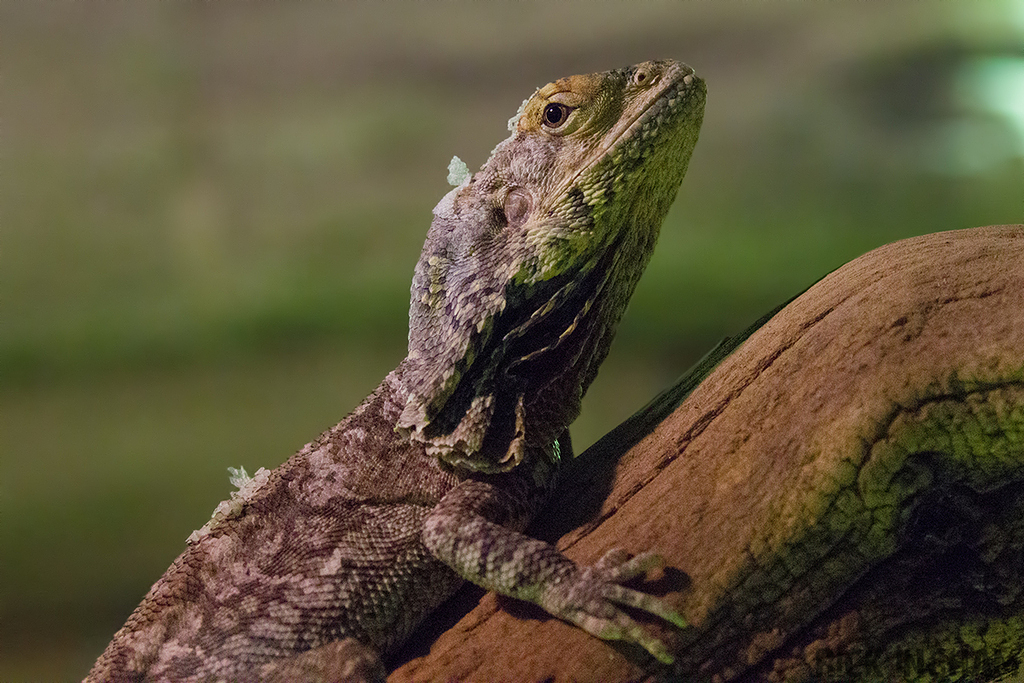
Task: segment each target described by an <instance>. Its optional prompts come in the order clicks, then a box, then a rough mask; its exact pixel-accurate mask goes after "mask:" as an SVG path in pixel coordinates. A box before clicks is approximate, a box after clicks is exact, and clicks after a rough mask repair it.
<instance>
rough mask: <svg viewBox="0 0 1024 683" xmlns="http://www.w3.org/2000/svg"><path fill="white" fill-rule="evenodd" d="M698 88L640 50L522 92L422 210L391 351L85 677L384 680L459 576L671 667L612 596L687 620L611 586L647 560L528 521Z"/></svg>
mask: <svg viewBox="0 0 1024 683" xmlns="http://www.w3.org/2000/svg"><path fill="white" fill-rule="evenodd" d="M704 93H705V90H704V84H703V82H702V81H701V80H700V79H698V78H697V77H696V76H695V75H694V74H693V70H692V69H690V68H689V67H687V66H685V65H682V64H679V63H677V62H673V61H659V62H646V63H644V64H640V65H637V66H634V67H630V68H626V69H618V70H614V71H609V72H604V73H599V74H592V75H588V76H572V77H569V78H563V79H561V80H559V81H555V82H554V83H551V84H548V85H547V86H544V87H543V88H541V89H539V90H538V91H537V92H536V93H534V95H533V96H532V97H531V98H530V99H529V100H527V101H526V102H524V103H523V106H522V107H521V109H520V112H519V114H517V116H516V118H514V119H513V120H512V121H510V129H512V135H511V136H510V137H509V138H508V139H507V140H505V141H504V142H502V143H500V144H499V145H498V146H497V147H496V148H495V150H494V151H493V153H492V155H491V157H490V159H488V161H487V162H486V163H485V164H484V166H483V167H482V168H481V169H480V171H478V172H477V173H476V174H474V175H473V176H472V177H467V178H464V179H462V183H461V184H460V185H459V186H458V187H456V188H455V189H453V190H452V191H451V192H449V194H448V195H446V196H445V197H444V198H443V199H442V200H441V202H440V203H439V204H438V206H437V207H436V208H435V209H434V220H433V223H432V225H431V228H430V231H429V233H428V236H427V240H426V243H425V245H424V249H423V253H422V255H421V257H420V260H419V262H418V264H417V266H416V272H415V276H414V279H413V285H412V302H411V309H410V332H409V352H408V355H407V357H406V358H405V360H403V361H402V362H401V363H400V364H399V366H398V367H397V368H396V369H395V370H394V371H392V372H391V373H390V374H389V375H388V376H387V377H386V378H385V379H384V381H383V382H382V384H381V385H380V386H379V387H378V388H377V390H376V391H374V393H373V394H371V395H370V396H369V397H368V398H367V399H366V400H365V401H364V402H363V403H362V404H361V405H360V406H359V407H358V408H356V410H355V411H354V412H353V413H352V414H351V415H349V416H348V417H347V418H345V419H344V420H343V421H342V422H340V423H339V424H338V425H336V426H335V427H334V428H332V429H331V430H329V431H327V432H325V433H324V434H323V435H322V436H321V437H320V438H319V439H318V440H317V441H315V442H312V443H310V444H308V445H307V446H305V447H304V448H303V449H302V450H301V451H300V452H299V453H297V454H296V455H294V456H293V457H292V458H291V459H289V460H288V461H287V462H286V463H285V464H283V465H281V466H280V467H278V468H277V469H275V470H274V471H272V472H269V473H268V472H267V471H265V470H261V471H260V472H259V473H258V474H257V476H256V477H255V478H254V479H253V480H251V481H248V482H240V483H242V484H243V485H242V486H241V490H240V491H239V492H237V493H236V494H233V495H232V500H231V501H227V502H225V503H222V504H221V506H220V507H218V510H217V511H216V512H215V514H214V518H213V519H212V520H211V521H210V523H208V524H207V525H206V526H205V527H203V529H201V530H199V531H198V532H196V533H194V534H193V535H192V537H190V539H189V546H188V548H187V549H186V551H185V552H184V553H183V554H182V555H181V556H179V557H178V558H177V559H176V560H175V562H174V563H173V564H172V566H171V567H170V569H168V571H167V572H166V573H165V574H164V576H163V577H162V578H161V579H160V580H159V581H157V583H156V584H155V585H154V586H153V588H152V589H151V590H150V592H149V593H148V594H147V595H146V597H145V598H144V599H143V602H142V603H141V604H140V605H139V607H138V608H137V609H136V610H135V612H133V613H132V615H131V616H130V617H129V619H128V621H127V623H126V624H125V626H124V627H123V628H122V629H121V630H120V631H118V632H117V634H115V636H114V639H113V641H112V642H111V643H110V645H109V646H108V647H107V649H106V651H105V652H104V653H103V654H102V655H101V657H100V659H99V660H98V661H97V662H96V664H95V665H94V667H93V669H92V671H91V672H90V674H89V676H88V678H87V681H90V682H98V681H121V680H172V681H199V680H202V681H206V680H232V681H244V680H298V679H302V678H305V679H311V680H313V679H316V680H337V679H341V678H346V677H347V678H379V677H381V676H382V675H383V669H382V668H381V666H380V662H379V659H377V655H382V656H385V657H386V656H388V655H389V654H391V653H393V652H394V650H395V648H397V647H398V646H399V645H401V643H402V642H403V641H404V640H405V639H406V638H407V637H408V635H409V634H410V633H411V632H412V630H413V629H414V628H415V627H416V626H417V625H418V624H419V623H420V622H421V621H422V620H423V619H424V618H425V616H426V615H428V614H429V613H430V612H431V611H432V610H433V609H435V608H436V607H437V606H438V605H439V604H440V603H441V602H442V601H444V600H445V599H446V598H447V597H449V596H450V595H451V594H452V593H453V592H454V591H455V590H456V589H457V588H458V586H459V585H461V583H462V581H463V580H467V579H468V580H470V581H473V582H474V583H477V584H479V585H481V586H484V587H485V588H488V589H491V590H495V591H497V592H500V593H503V594H505V595H510V596H513V597H517V598H521V599H526V600H529V601H532V602H535V603H537V604H539V605H540V606H541V607H543V608H545V609H546V610H547V611H548V612H550V613H551V614H553V615H555V616H558V617H560V618H563V619H566V620H567V621H570V622H573V623H576V624H578V625H579V626H581V627H582V628H584V629H586V630H587V631H588V632H590V633H593V634H594V635H597V636H599V637H602V638H609V639H624V640H628V641H632V642H636V643H638V644H640V645H642V646H643V647H644V648H646V649H647V650H648V651H649V652H651V654H653V655H654V656H656V657H658V658H659V659H661V660H662V661H666V662H668V661H671V655H670V654H669V653H668V652H667V650H666V648H665V646H664V645H663V644H662V643H661V642H659V641H657V640H656V639H654V638H652V637H651V636H650V635H648V634H647V633H646V632H645V631H644V630H643V629H642V628H641V627H640V626H639V625H637V624H636V623H635V622H633V620H632V619H630V618H629V617H628V616H627V615H626V614H625V613H624V612H623V611H621V610H620V609H619V608H618V607H617V606H616V603H618V604H625V605H629V606H633V607H637V608H639V609H642V610H646V611H648V612H651V613H653V614H656V615H658V616H660V617H662V618H665V619H667V620H669V621H671V622H673V623H675V624H677V625H680V626H681V625H682V624H683V622H682V619H681V618H680V617H679V616H678V615H676V614H675V613H674V612H672V611H671V610H670V609H668V608H667V607H665V606H664V605H662V604H661V603H660V602H659V601H657V600H656V599H655V598H652V597H650V596H648V595H645V594H642V593H639V592H636V591H632V590H630V589H627V588H624V587H622V586H621V585H620V584H621V583H622V582H623V581H627V580H629V579H630V578H633V577H635V576H637V575H639V574H641V573H643V572H644V571H645V570H646V569H647V568H649V567H651V566H654V565H655V564H656V563H657V562H658V561H659V558H658V557H657V556H655V555H653V554H652V553H644V554H641V555H639V556H637V557H635V558H633V559H631V560H630V559H626V557H625V555H624V553H622V552H621V551H613V552H611V553H609V555H608V556H607V557H606V558H605V559H603V560H602V561H601V562H599V563H598V564H597V565H595V566H594V567H578V566H577V565H575V564H574V563H573V562H571V561H570V560H568V559H567V558H565V557H564V556H563V555H562V554H561V553H560V552H559V551H558V550H557V549H555V548H554V547H553V546H551V545H549V544H547V543H544V542H541V541H537V540H535V539H531V538H529V537H528V536H526V535H524V534H523V531H524V529H525V528H526V525H527V524H528V522H529V521H530V519H531V518H532V517H534V516H535V515H536V514H537V512H538V510H539V509H540V507H541V505H542V504H543V503H544V501H545V498H546V496H547V494H548V493H549V492H550V490H551V488H552V487H553V484H554V481H555V478H556V475H557V472H558V468H559V461H560V459H561V458H563V457H565V456H566V452H565V451H567V450H568V440H567V437H568V432H567V431H566V429H567V427H568V425H569V424H570V423H571V422H572V421H573V420H574V419H575V417H576V416H577V414H578V412H579V407H580V400H581V399H582V396H583V393H584V392H585V391H586V388H587V386H588V385H589V384H590V382H591V381H592V380H593V379H594V377H595V375H596V373H597V368H598V366H599V365H600V363H601V361H602V360H603V359H604V357H605V355H606V353H607V351H608V347H609V345H610V343H611V339H612V336H613V334H614V331H615V327H616V325H617V323H618V320H619V318H620V317H621V315H622V313H623V311H624V309H625V306H626V303H627V302H628V300H629V297H630V295H631V294H632V291H633V288H634V287H635V285H636V282H637V280H638V279H639V277H640V274H641V272H642V271H643V268H644V267H645V265H646V263H647V260H648V258H649V256H650V254H651V252H652V250H653V248H654V243H655V240H656V239H657V234H658V231H659V228H660V225H661V222H662V220H663V218H664V215H665V213H666V212H667V211H668V208H669V206H670V205H671V203H672V201H673V200H674V198H675V194H676V191H677V189H678V187H679V184H680V183H681V182H682V178H683V175H684V173H685V170H686V165H687V163H688V160H689V156H690V153H691V152H692V149H693V146H694V144H695V143H696V140H697V134H698V131H699V128H700V122H701V118H702V114H703V106H704ZM453 173H454V172H453Z"/></svg>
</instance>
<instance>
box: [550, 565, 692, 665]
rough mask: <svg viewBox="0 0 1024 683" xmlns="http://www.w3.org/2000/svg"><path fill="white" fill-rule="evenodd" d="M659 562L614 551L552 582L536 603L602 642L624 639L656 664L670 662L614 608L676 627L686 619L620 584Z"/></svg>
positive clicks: (661, 648)
mask: <svg viewBox="0 0 1024 683" xmlns="http://www.w3.org/2000/svg"><path fill="white" fill-rule="evenodd" d="M664 565H665V561H664V559H663V558H662V557H661V556H660V555H658V554H656V553H653V552H646V553H641V554H640V555H637V556H636V557H633V558H630V557H629V554H628V553H627V552H626V551H624V550H622V549H620V548H614V549H612V550H609V551H608V552H607V553H605V555H604V557H602V558H601V559H600V560H598V562H597V563H596V564H595V565H593V566H592V567H578V568H577V569H576V571H575V572H573V573H571V574H569V575H567V576H565V577H564V578H562V579H561V580H559V581H556V582H554V583H553V584H552V585H551V586H550V588H549V589H548V590H546V591H545V594H544V596H543V597H542V602H541V605H542V606H543V607H544V608H545V609H546V610H547V611H548V612H550V613H551V614H553V615H554V616H557V617H558V618H560V619H564V620H565V621H568V622H570V623H573V624H576V625H577V626H579V627H580V628H582V629H583V630H584V631H586V632H587V633H590V634H591V635H594V636H597V637H598V638H601V639H603V640H624V641H627V642H630V643H636V644H637V645H639V646H640V647H642V648H644V649H645V650H647V651H648V652H649V653H651V655H653V656H654V657H655V658H656V659H657V660H658V661H660V662H662V663H664V664H671V663H672V662H673V661H674V658H673V657H672V655H671V654H670V653H669V651H668V648H666V647H665V644H664V643H662V642H661V641H660V640H658V639H657V638H654V637H652V636H651V635H650V634H649V633H647V631H645V630H644V628H643V627H642V626H641V625H640V624H638V623H637V622H636V621H634V620H633V618H632V617H630V616H629V615H628V614H626V612H625V611H623V610H622V609H621V608H620V607H619V605H625V606H627V607H633V608H635V609H639V610H643V611H644V612H648V613H649V614H653V615H655V616H658V617H661V618H662V619H664V620H665V621H667V622H669V623H671V624H674V625H675V626H677V627H679V628H685V627H686V625H687V624H686V620H685V619H683V617H682V616H681V615H680V614H679V613H678V612H676V611H675V610H673V609H672V608H670V607H669V606H668V605H666V604H665V603H664V602H662V601H661V600H659V599H658V598H656V597H654V596H652V595H648V594H646V593H641V592H640V591H636V590H633V589H631V588H626V587H624V586H622V585H621V584H622V583H625V582H627V581H629V580H631V579H634V578H636V577H638V576H641V575H642V574H644V573H645V572H646V571H647V570H648V569H652V568H654V567H662V566H664Z"/></svg>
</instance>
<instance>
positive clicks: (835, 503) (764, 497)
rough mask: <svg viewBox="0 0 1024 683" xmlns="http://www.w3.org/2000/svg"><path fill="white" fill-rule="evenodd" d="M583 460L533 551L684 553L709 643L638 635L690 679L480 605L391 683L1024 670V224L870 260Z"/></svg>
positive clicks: (681, 586)
mask: <svg viewBox="0 0 1024 683" xmlns="http://www.w3.org/2000/svg"><path fill="white" fill-rule="evenodd" d="M584 457H591V458H592V459H593V466H592V467H589V468H588V469H585V470H584V474H583V475H581V476H576V477H573V478H572V480H571V481H570V482H568V485H567V486H564V487H563V488H562V489H561V491H560V494H559V496H558V497H556V500H555V502H554V503H553V504H552V506H551V507H550V508H549V511H548V513H547V515H548V516H547V517H546V518H545V520H544V522H543V523H542V524H540V525H538V527H537V528H536V529H534V531H533V532H534V533H537V534H538V535H540V536H541V537H549V538H558V539H559V540H558V545H559V547H560V548H562V549H563V550H564V551H565V552H566V554H567V555H568V556H569V557H571V558H572V559H574V560H575V561H577V562H579V563H592V562H594V561H596V560H597V559H598V558H599V557H600V556H601V555H602V554H603V553H604V552H605V551H607V550H608V549H609V548H612V547H616V546H619V547H624V548H626V549H627V550H629V551H631V552H640V551H642V550H647V549H655V550H657V551H659V552H661V553H662V554H663V555H664V556H665V558H666V559H667V562H668V565H669V567H670V569H669V570H666V572H665V573H664V575H663V576H660V577H654V579H655V580H654V581H649V582H648V583H645V584H641V586H642V587H643V588H644V590H649V591H651V592H653V593H656V594H659V595H664V596H665V599H666V600H667V601H669V602H670V603H671V604H673V605H675V606H677V607H678V608H679V609H680V611H681V612H682V613H683V614H684V615H685V616H686V618H687V619H688V620H689V622H690V623H691V627H690V628H688V629H686V630H683V631H676V630H673V629H672V628H671V627H669V626H666V625H664V624H661V623H658V622H657V620H655V619H653V618H651V619H646V618H644V617H643V616H638V618H639V619H643V620H644V623H645V624H647V625H648V627H649V628H650V629H651V630H652V631H654V632H656V633H658V634H659V635H660V636H661V637H663V638H664V639H665V640H666V642H669V643H670V644H671V645H672V649H673V651H674V652H675V653H676V656H677V662H676V665H675V667H674V668H673V669H665V668H664V667H661V666H660V665H658V664H657V663H656V662H654V661H653V660H652V659H650V658H649V657H647V656H646V655H645V654H644V653H643V652H642V651H641V650H639V649H638V648H635V647H630V646H622V645H619V644H613V643H607V642H602V641H599V640H597V639H595V638H592V637H590V636H588V635H587V634H585V633H583V632H582V631H580V630H579V629H576V628H574V627H572V626H569V625H567V624H565V623H563V622H561V621H559V620H557V619H552V618H549V617H547V616H545V615H544V614H543V613H541V612H540V611H539V610H535V609H532V608H530V607H522V606H520V605H516V604H514V603H513V602H512V601H507V600H501V599H498V598H496V597H495V596H494V595H493V594H487V595H484V596H483V597H482V598H479V596H480V592H479V591H476V592H474V591H473V590H472V589H469V590H468V591H467V592H465V593H464V594H463V595H461V596H460V597H459V598H457V599H456V601H455V602H454V604H453V605H451V606H450V607H449V610H448V612H447V616H446V615H445V614H442V615H441V616H440V617H439V620H440V621H439V622H438V623H444V619H446V618H447V619H451V618H453V617H452V616H451V615H452V614H457V613H459V611H460V609H461V610H464V609H466V608H468V607H469V606H472V605H475V607H473V608H472V610H471V611H469V613H468V614H465V616H463V617H462V618H461V620H459V621H458V623H456V624H454V626H452V627H451V628H449V629H448V630H447V631H446V632H444V633H443V634H441V635H440V636H439V637H436V641H434V640H433V639H434V637H435V636H436V632H431V629H430V628H428V629H426V631H425V633H424V635H423V636H422V637H421V639H420V640H419V642H418V644H417V643H414V644H413V646H412V649H411V650H410V652H411V653H414V654H415V655H421V656H414V657H413V658H412V659H410V660H408V661H406V662H405V663H404V665H403V666H401V667H400V668H399V669H398V670H397V671H396V672H395V673H393V675H392V677H391V679H390V680H392V681H411V680H418V681H425V680H480V681H484V680H487V681H495V680H517V681H523V680H536V681H539V680H548V681H556V680H557V681H569V680H593V681H597V680H600V681H616V680H620V681H624V680H638V679H644V678H647V677H650V676H657V675H659V674H666V673H670V674H673V675H674V676H675V677H679V678H682V680H695V681H699V680H744V681H753V680H902V679H904V678H908V677H911V676H912V675H921V673H922V672H926V673H927V672H931V673H932V674H933V675H934V676H936V678H933V679H932V680H942V677H943V676H947V677H952V676H953V675H954V674H956V673H958V672H959V673H961V674H964V673H967V674H971V675H974V676H975V677H976V680H997V679H999V678H1000V677H1001V676H1004V675H1010V674H1012V673H1014V672H1017V670H1018V667H1020V666H1021V664H1020V657H1021V655H1020V653H1021V650H1022V649H1024V594H1022V591H1021V587H1022V586H1024V514H1022V513H1024V226H1021V225H1017V226H995V227H986V228H976V229H973V230H963V231H955V232H946V233H937V234H933V235H927V236H924V237H919V238H914V239H909V240H904V241H901V242H897V243H895V244H891V245H887V246H884V247H881V248H879V249H876V250H874V251H872V252H870V253H868V254H866V255H865V256H862V257H861V258H859V259H856V260H854V261H852V262H850V263H848V264H847V265H845V266H844V267H842V268H841V269H839V270H838V271H836V272H834V273H832V274H831V275H829V276H828V277H826V278H825V279H823V280H822V281H821V282H819V283H817V284H816V285H815V286H814V287H812V288H811V289H809V290H808V291H807V292H806V293H804V294H803V295H802V296H800V297H799V298H797V299H796V300H795V301H794V302H792V303H791V304H790V305H789V306H787V307H786V308H785V309H783V310H782V311H781V312H780V313H778V314H777V315H776V316H774V317H773V318H772V319H771V320H770V321H769V322H768V323H766V324H765V325H764V326H763V327H761V328H760V329H759V330H757V331H756V332H755V333H754V334H753V335H752V336H751V337H750V338H749V339H748V340H747V341H746V342H745V343H744V344H743V345H742V346H741V347H740V348H739V349H738V350H737V351H735V352H734V353H732V354H731V355H730V356H729V357H728V358H726V359H725V360H724V361H723V362H722V363H721V364H720V365H719V366H718V367H717V368H716V369H715V370H714V372H712V373H711V374H710V375H709V376H708V377H707V379H706V380H705V381H703V382H702V383H701V384H700V386H698V387H697V389H696V390H695V391H694V392H693V393H692V394H691V395H690V396H689V397H688V398H687V399H686V400H685V401H684V402H683V403H682V404H681V405H680V406H679V407H678V408H677V409H676V410H675V411H674V412H673V413H672V414H671V415H670V416H669V417H668V418H667V419H665V420H664V421H663V422H662V423H661V424H660V425H659V426H658V427H657V428H656V429H655V430H654V431H653V433H651V434H649V435H647V436H646V438H644V439H643V440H642V441H640V442H639V443H638V444H637V445H635V446H634V447H633V448H632V449H630V450H629V451H628V452H627V453H625V455H622V456H621V457H618V454H614V453H602V452H595V453H588V454H585V456H584ZM573 526H576V528H572V527H573ZM565 528H572V530H570V531H568V533H564V534H562V533H561V531H562V530H563V529H565ZM559 537H560V538H559ZM478 598H479V600H478ZM477 601H478V604H477ZM437 628H439V627H437V626H434V629H435V631H436V629H437ZM431 641H433V642H431ZM417 647H418V648H420V650H417V649H416V648H417ZM428 647H429V652H427V651H426V648H428ZM410 656H411V655H410ZM958 667H959V668H958ZM971 667H973V668H971ZM812 675H813V677H811V676H812Z"/></svg>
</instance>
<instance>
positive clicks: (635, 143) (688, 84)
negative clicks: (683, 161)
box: [555, 64, 701, 196]
mask: <svg viewBox="0 0 1024 683" xmlns="http://www.w3.org/2000/svg"><path fill="white" fill-rule="evenodd" d="M660 75H661V77H662V79H663V80H664V81H665V82H664V84H663V85H662V86H661V88H660V89H658V90H656V91H654V92H653V93H651V94H650V96H649V99H648V100H647V102H646V104H645V105H643V106H642V107H641V108H639V109H638V110H637V111H636V112H635V113H634V115H633V116H632V117H630V118H628V119H623V120H622V121H620V122H619V123H618V124H617V125H616V126H615V127H614V128H613V129H612V130H611V131H610V132H609V133H608V134H607V135H606V136H605V138H604V140H602V141H601V144H600V145H599V146H598V147H597V148H596V149H595V150H594V151H593V152H591V153H590V154H589V155H588V158H586V159H585V160H584V161H583V163H582V164H580V170H579V171H577V172H576V173H574V174H573V175H572V176H570V177H569V178H568V179H567V180H566V181H565V182H564V183H563V185H562V187H561V188H560V189H561V190H562V192H558V193H555V196H564V195H568V194H569V193H570V192H571V191H572V188H574V187H578V186H580V185H581V184H582V183H581V179H582V178H583V176H585V175H589V174H591V173H593V172H595V171H598V170H599V167H601V166H603V165H605V163H607V162H609V161H610V162H612V163H613V165H616V166H618V165H620V164H622V163H623V162H625V161H633V162H634V163H637V162H639V161H641V160H642V152H643V150H647V149H651V147H652V144H651V142H652V141H651V138H652V137H663V136H666V135H668V134H669V133H668V132H667V129H670V128H672V126H671V125H666V124H668V123H669V120H670V119H676V118H683V114H684V113H685V111H687V110H689V109H691V108H692V107H693V106H699V105H698V103H696V102H695V101H693V95H694V94H695V91H696V90H697V89H696V87H695V85H696V84H697V83H700V82H701V81H700V79H699V78H697V76H696V72H695V71H694V69H693V68H692V67H690V66H687V65H686V64H676V65H674V67H673V68H670V69H668V70H667V71H666V72H665V73H663V74H660Z"/></svg>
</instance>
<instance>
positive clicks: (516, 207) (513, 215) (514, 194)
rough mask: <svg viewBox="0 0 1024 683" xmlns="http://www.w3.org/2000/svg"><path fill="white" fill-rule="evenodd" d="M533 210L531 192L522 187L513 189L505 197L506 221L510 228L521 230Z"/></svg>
mask: <svg viewBox="0 0 1024 683" xmlns="http://www.w3.org/2000/svg"><path fill="white" fill-rule="evenodd" d="M532 209H533V197H531V196H530V192H529V191H528V190H526V189H525V188H522V187H516V188H513V189H512V190H511V191H510V192H509V193H508V195H506V197H505V207H504V210H505V220H507V221H508V227H510V228H520V227H522V226H523V224H524V223H526V220H527V219H528V218H529V217H530V211H531V210H532Z"/></svg>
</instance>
